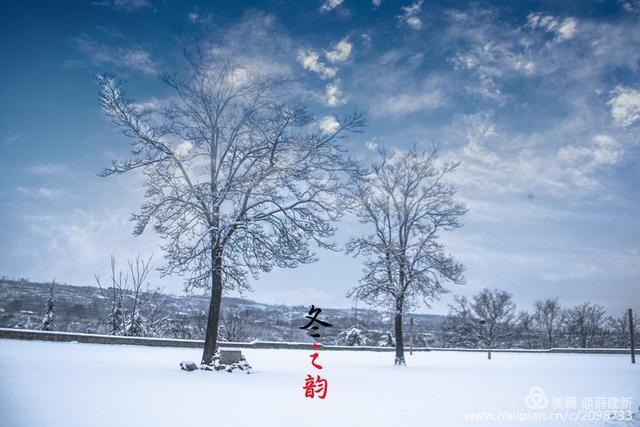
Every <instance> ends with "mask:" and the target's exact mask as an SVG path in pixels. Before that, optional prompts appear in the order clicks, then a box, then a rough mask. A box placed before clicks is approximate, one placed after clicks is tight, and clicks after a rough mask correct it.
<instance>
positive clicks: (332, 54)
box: [326, 39, 353, 62]
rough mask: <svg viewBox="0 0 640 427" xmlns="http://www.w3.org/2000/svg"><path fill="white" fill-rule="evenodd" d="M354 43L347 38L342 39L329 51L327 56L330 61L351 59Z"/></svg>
mask: <svg viewBox="0 0 640 427" xmlns="http://www.w3.org/2000/svg"><path fill="white" fill-rule="evenodd" d="M352 48H353V45H352V44H351V43H350V42H349V41H348V40H347V39H344V40H340V41H339V42H338V43H336V45H335V46H334V47H333V49H331V50H330V51H328V52H327V54H326V56H327V59H328V60H329V62H344V61H346V60H347V59H349V56H350V55H351V50H352Z"/></svg>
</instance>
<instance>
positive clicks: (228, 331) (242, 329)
mask: <svg viewBox="0 0 640 427" xmlns="http://www.w3.org/2000/svg"><path fill="white" fill-rule="evenodd" d="M250 325H251V315H250V313H249V311H247V310H245V311H243V312H240V313H238V312H230V311H228V312H226V313H222V315H221V316H220V326H221V328H220V338H221V339H222V340H224V341H231V342H240V341H245V340H247V339H248V338H249V326H250Z"/></svg>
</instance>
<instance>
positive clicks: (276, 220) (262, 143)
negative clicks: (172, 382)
mask: <svg viewBox="0 0 640 427" xmlns="http://www.w3.org/2000/svg"><path fill="white" fill-rule="evenodd" d="M180 47H181V49H182V53H183V54H184V59H185V64H186V72H185V73H184V74H183V75H178V74H165V75H164V76H163V79H162V80H163V82H164V83H165V84H166V86H167V87H168V88H169V89H170V90H172V91H173V97H171V98H170V99H168V100H167V101H166V105H165V106H164V107H163V108H160V107H155V108H154V107H145V108H142V107H141V106H140V105H139V104H136V103H134V102H133V101H131V100H129V99H128V98H127V97H126V95H125V93H124V90H123V88H122V84H120V83H119V82H118V81H117V80H116V79H115V78H113V77H109V76H104V75H103V76H99V77H98V83H99V84H100V86H101V92H100V105H101V107H102V109H103V110H104V112H105V113H106V115H107V116H108V117H109V118H110V119H111V121H112V122H113V123H114V124H115V126H116V127H117V128H118V129H119V130H120V131H121V132H122V133H123V134H124V135H125V136H127V137H128V138H130V139H131V142H132V147H133V149H132V157H131V158H130V159H128V160H125V161H119V162H113V164H112V166H111V167H110V168H108V169H107V170H105V171H104V174H103V175H105V176H107V175H111V174H120V173H125V172H129V171H133V170H137V169H140V170H142V172H143V174H144V176H145V178H146V179H145V184H144V185H145V188H146V190H147V191H146V198H145V202H144V203H143V204H142V207H141V209H140V212H139V213H137V214H135V215H133V220H134V221H135V228H134V234H141V233H143V232H144V230H145V229H146V228H147V226H148V225H149V224H150V223H152V224H153V226H154V228H155V231H156V232H157V233H159V234H160V236H161V237H162V239H163V240H164V244H163V247H162V249H163V251H164V257H165V261H166V263H165V265H164V266H163V267H162V269H161V271H162V273H163V274H165V275H168V274H174V273H176V274H179V275H183V276H186V289H187V290H189V289H192V288H193V287H201V288H209V289H210V290H211V300H210V304H209V312H208V317H207V332H206V336H205V346H204V351H203V355H202V362H203V363H205V364H210V363H212V357H213V355H214V352H215V351H216V348H217V338H218V324H219V317H220V303H221V299H222V293H223V290H230V289H234V288H235V289H247V288H248V284H247V274H249V273H250V274H252V275H253V276H254V277H255V276H256V275H257V274H258V273H260V272H268V271H270V270H271V269H272V268H273V267H274V266H277V267H283V268H291V267H295V266H297V265H298V264H300V263H309V262H312V261H314V260H315V255H314V253H313V252H312V251H311V249H310V247H309V243H310V242H315V243H317V244H318V245H319V246H321V247H325V248H331V247H333V246H332V245H331V244H330V243H329V242H328V240H327V239H328V238H330V237H331V236H332V235H333V233H334V228H335V227H334V225H333V224H334V221H335V220H337V219H338V218H339V217H340V216H341V215H342V214H343V212H344V210H345V208H346V206H347V203H348V201H349V196H350V193H349V191H348V190H349V185H348V183H349V181H350V178H351V177H353V176H355V175H357V174H358V172H359V170H358V167H357V165H356V163H355V162H354V161H353V160H351V159H350V157H349V156H348V155H347V152H346V150H345V149H344V148H343V147H342V146H341V145H340V144H338V140H339V139H340V138H341V137H342V136H344V135H345V132H347V131H356V130H357V129H358V128H359V127H360V126H361V125H362V118H361V116H360V115H358V114H356V115H353V116H350V117H345V118H343V119H339V118H337V117H336V118H333V119H332V120H331V125H330V126H324V130H317V131H313V130H312V128H313V129H318V126H315V123H314V119H313V118H312V117H311V116H310V115H309V114H308V113H307V112H306V110H305V109H304V108H303V107H302V106H300V105H296V104H294V103H291V102H285V101H286V99H287V98H286V89H287V84H288V80H287V79H286V78H284V77H283V76H282V75H279V74H277V73H266V72H262V71H260V69H259V67H255V66H252V63H251V61H250V58H247V57H246V56H245V55H243V52H242V51H237V50H236V51H234V50H231V49H230V48H229V47H228V46H227V45H226V44H225V40H224V39H220V40H216V41H215V42H213V41H210V40H209V39H205V38H203V37H194V38H185V39H183V41H182V42H181V43H180Z"/></svg>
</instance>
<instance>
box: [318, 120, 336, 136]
mask: <svg viewBox="0 0 640 427" xmlns="http://www.w3.org/2000/svg"><path fill="white" fill-rule="evenodd" d="M318 127H319V128H320V130H321V131H322V132H323V133H332V132H335V131H336V130H338V128H339V127H340V123H339V122H338V120H337V119H336V118H335V117H334V116H324V117H323V118H321V119H320V120H319V121H318Z"/></svg>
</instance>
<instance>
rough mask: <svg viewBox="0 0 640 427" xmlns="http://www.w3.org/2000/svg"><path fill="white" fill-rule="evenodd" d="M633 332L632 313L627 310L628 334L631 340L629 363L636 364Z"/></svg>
mask: <svg viewBox="0 0 640 427" xmlns="http://www.w3.org/2000/svg"><path fill="white" fill-rule="evenodd" d="M634 332H635V330H634V329H633V311H632V310H631V309H629V334H630V338H631V363H636V346H635V342H634V340H633V335H634Z"/></svg>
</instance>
